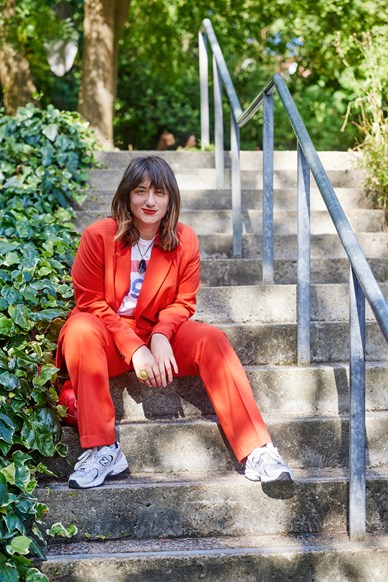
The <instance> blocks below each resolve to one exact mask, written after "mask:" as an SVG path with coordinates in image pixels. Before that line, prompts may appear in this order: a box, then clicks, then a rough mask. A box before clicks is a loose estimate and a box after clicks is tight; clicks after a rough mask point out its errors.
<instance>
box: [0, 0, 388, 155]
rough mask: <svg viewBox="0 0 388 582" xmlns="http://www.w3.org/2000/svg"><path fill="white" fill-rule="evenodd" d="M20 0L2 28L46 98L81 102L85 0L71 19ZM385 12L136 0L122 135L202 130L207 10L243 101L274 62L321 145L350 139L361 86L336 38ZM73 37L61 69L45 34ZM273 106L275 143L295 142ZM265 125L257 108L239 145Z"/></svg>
mask: <svg viewBox="0 0 388 582" xmlns="http://www.w3.org/2000/svg"><path fill="white" fill-rule="evenodd" d="M17 4H18V6H19V10H18V16H17V18H15V19H14V20H15V22H14V23H13V24H12V23H11V24H12V26H11V24H10V23H6V22H4V23H3V24H4V26H3V29H4V31H10V30H11V31H14V32H13V33H12V34H13V36H14V38H15V37H16V38H17V39H18V43H19V45H20V46H23V47H24V49H25V52H26V54H28V58H29V61H30V64H31V69H32V72H33V75H34V81H35V84H36V86H37V87H38V91H39V93H40V101H41V103H42V104H43V105H44V104H47V103H54V104H55V105H56V106H57V107H60V108H63V109H76V107H77V94H78V88H79V79H80V71H81V69H82V49H81V46H82V33H83V30H82V26H83V5H84V2H83V1H82V0H68V1H67V3H66V5H67V6H69V7H70V8H71V11H72V16H71V21H70V20H68V21H66V20H65V21H62V22H59V21H58V20H57V19H56V18H55V17H54V16H53V12H52V7H55V5H56V4H57V2H56V0H48V1H47V2H39V1H38V0H18V3H17ZM387 14H388V13H387V10H386V0H368V2H365V1H363V0H317V1H316V2H306V1H300V0H278V1H277V2H273V1H272V0H262V1H261V2H257V1H256V0H234V1H233V2H230V0H217V1H216V0H197V1H196V2H194V3H193V2H189V1H188V0H158V1H157V2H156V1H155V0H131V2H130V10H129V15H128V21H127V24H126V27H125V31H124V36H123V38H122V40H121V41H120V46H119V49H120V50H119V74H118V99H117V101H116V104H115V119H114V129H115V143H116V145H117V146H119V147H121V148H124V149H126V148H127V146H128V144H131V145H132V146H133V147H134V148H135V149H149V148H154V147H155V146H156V144H157V142H158V137H159V136H160V134H161V133H162V131H163V130H165V129H167V130H169V131H172V132H173V133H174V134H175V137H176V144H177V145H178V144H179V143H180V142H181V140H182V138H183V137H184V136H185V135H187V134H188V133H192V132H193V133H195V134H196V135H197V137H199V131H200V122H199V79H198V36H197V35H198V29H199V27H200V24H201V21H202V20H203V19H204V18H210V19H211V21H212V23H213V26H214V29H215V32H216V35H217V37H218V40H219V42H220V45H221V48H222V50H223V53H224V56H225V60H226V63H227V65H228V68H229V71H230V73H231V77H232V79H233V83H234V85H235V88H236V92H237V95H238V97H239V99H240V102H241V105H242V107H243V108H245V107H246V106H247V105H248V104H249V103H250V102H251V100H252V99H253V98H254V97H255V96H256V95H257V93H258V92H259V90H260V89H261V88H262V87H263V85H264V84H265V83H266V82H267V81H268V79H269V77H270V76H272V74H273V73H274V72H275V71H277V72H281V73H283V74H284V75H285V76H286V79H287V83H288V86H289V89H290V91H291V93H292V95H293V97H294V99H295V101H296V104H297V106H298V108H299V110H300V112H301V115H302V117H303V119H304V121H305V123H306V126H307V128H308V130H309V133H310V135H311V137H312V139H313V141H314V144H315V146H316V147H317V149H344V150H346V149H348V148H349V147H353V146H354V143H355V139H356V137H357V136H358V137H359V136H360V130H359V128H357V126H355V125H351V124H348V125H347V127H346V132H345V133H344V134H342V135H341V138H340V139H339V137H338V136H339V134H340V129H341V125H342V123H343V118H344V116H345V114H346V109H347V105H348V103H349V101H350V100H351V99H352V98H353V97H354V94H353V89H352V88H351V87H349V85H348V83H347V78H346V77H347V76H346V72H344V70H343V69H344V68H343V63H342V61H341V58H340V55H339V54H338V52H337V50H336V42H335V41H336V38H337V34H338V32H341V34H342V36H343V37H344V38H347V37H349V36H350V35H352V34H354V33H357V34H361V33H362V32H364V31H371V30H372V29H373V28H375V27H377V26H379V27H383V26H387V19H388V16H387ZM0 18H1V16H0ZM1 24H2V23H1V22H0V25H1ZM0 29H1V26H0ZM15 31H16V32H15ZM0 36H1V35H0ZM70 37H71V38H73V39H75V40H78V44H79V47H80V50H79V51H78V55H77V57H76V60H75V64H74V66H73V68H72V70H71V71H69V72H68V73H67V74H66V75H65V76H64V77H62V78H58V77H55V75H54V74H53V73H51V72H50V70H49V68H48V64H47V52H48V49H47V46H49V45H48V44H47V41H48V42H50V41H53V40H54V39H55V38H70ZM0 42H1V38H0ZM358 58H359V57H358V54H357V50H356V49H354V50H351V51H350V52H349V53H348V55H347V59H348V61H349V63H350V65H351V66H352V67H353V66H355V65H356V64H357V59H358ZM210 95H211V92H210ZM276 107H277V109H276V132H275V146H276V148H278V149H287V148H290V147H294V145H295V138H294V136H293V131H292V129H291V127H290V125H289V123H288V120H287V119H286V118H285V117H284V116H283V115H282V113H281V109H280V107H279V106H276ZM261 126H262V121H261V117H260V115H258V117H257V122H256V123H255V122H251V123H250V124H248V125H247V126H245V127H244V128H243V129H242V132H241V145H242V148H244V149H255V148H256V147H260V146H261V140H262V137H261V133H262V128H261ZM225 133H226V135H227V136H228V134H229V107H228V106H227V104H226V103H225Z"/></svg>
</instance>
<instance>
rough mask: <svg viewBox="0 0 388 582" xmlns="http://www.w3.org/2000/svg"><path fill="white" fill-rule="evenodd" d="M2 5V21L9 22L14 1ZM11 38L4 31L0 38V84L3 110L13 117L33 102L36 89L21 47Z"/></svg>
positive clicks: (13, 10) (12, 14)
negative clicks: (18, 110)
mask: <svg viewBox="0 0 388 582" xmlns="http://www.w3.org/2000/svg"><path fill="white" fill-rule="evenodd" d="M2 4H3V17H4V20H5V21H9V19H11V18H13V17H14V16H15V13H16V0H5V1H4V2H3V3H2ZM11 36H12V35H11V33H10V31H9V30H7V29H4V30H3V32H2V35H1V38H0V83H1V87H2V91H3V101H4V105H5V110H6V112H7V113H8V114H9V115H15V113H16V110H17V108H18V107H21V106H23V105H26V104H27V103H29V102H30V101H33V100H34V93H36V87H35V85H34V82H33V80H32V74H31V69H30V64H29V62H28V59H27V57H26V55H25V53H24V50H23V47H22V46H16V45H15V44H14V43H12V42H11V39H10V37H11Z"/></svg>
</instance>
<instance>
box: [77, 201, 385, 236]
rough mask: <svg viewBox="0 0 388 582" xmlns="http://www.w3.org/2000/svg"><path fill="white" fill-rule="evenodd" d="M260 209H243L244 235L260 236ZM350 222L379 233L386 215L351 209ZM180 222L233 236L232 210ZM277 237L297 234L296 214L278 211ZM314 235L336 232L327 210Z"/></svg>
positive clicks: (97, 214) (80, 219)
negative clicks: (257, 234)
mask: <svg viewBox="0 0 388 582" xmlns="http://www.w3.org/2000/svg"><path fill="white" fill-rule="evenodd" d="M109 214H110V205H107V207H106V208H104V209H102V208H101V210H88V211H81V212H78V213H77V221H76V224H77V228H78V229H81V230H83V229H84V228H85V227H86V226H88V225H89V224H91V223H92V222H94V221H95V220H99V219H101V218H104V217H105V216H109ZM262 214H263V213H262V211H261V210H243V212H242V221H243V232H244V233H261V232H262V229H263V218H262ZM347 217H348V220H349V222H350V225H351V227H352V229H353V231H354V232H379V231H383V230H384V226H385V221H384V212H383V211H382V210H365V209H362V210H361V209H357V210H350V211H348V213H347ZM180 221H181V222H183V223H184V224H187V225H188V226H191V228H193V229H194V230H195V232H196V233H197V234H198V235H201V234H212V233H227V234H231V233H232V211H231V210H183V211H182V212H181V213H180ZM274 227H275V230H274V232H275V235H287V234H296V232H297V213H296V212H294V211H291V210H286V211H276V212H275V213H274ZM310 232H311V233H312V234H325V233H331V234H333V233H336V232H337V231H336V229H335V226H334V223H333V221H332V220H331V218H330V215H329V213H328V212H327V211H324V210H322V211H319V210H317V211H313V212H312V213H311V228H310Z"/></svg>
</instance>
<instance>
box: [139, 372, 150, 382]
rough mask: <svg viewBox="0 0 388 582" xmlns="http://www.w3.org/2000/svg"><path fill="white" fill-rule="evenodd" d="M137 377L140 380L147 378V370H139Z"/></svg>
mask: <svg viewBox="0 0 388 582" xmlns="http://www.w3.org/2000/svg"><path fill="white" fill-rule="evenodd" d="M139 378H140V380H147V379H148V372H147V370H139Z"/></svg>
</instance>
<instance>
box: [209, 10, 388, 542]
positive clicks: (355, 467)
mask: <svg viewBox="0 0 388 582" xmlns="http://www.w3.org/2000/svg"><path fill="white" fill-rule="evenodd" d="M206 38H208V40H209V43H210V46H211V49H212V51H213V75H214V80H215V82H214V103H215V143H216V171H217V187H219V188H220V187H223V174H224V166H223V157H224V144H223V129H222V127H221V126H222V124H223V117H222V92H221V90H222V83H224V86H225V88H226V93H227V95H228V98H229V103H230V107H231V161H232V209H233V255H234V256H242V218H241V178H240V152H239V129H240V127H243V126H244V125H246V123H248V121H249V120H250V119H252V117H253V116H254V115H255V113H256V112H257V111H258V110H259V108H260V107H261V106H262V105H263V110H264V123H263V237H262V238H263V242H262V244H263V251H262V260H263V282H264V283H273V279H274V277H273V263H274V257H273V246H274V232H273V231H274V229H273V151H274V138H273V136H274V106H273V93H274V91H275V89H276V90H277V93H278V95H279V97H280V100H281V102H282V104H283V106H284V109H285V110H286V112H287V115H288V118H289V120H290V122H291V125H292V127H293V129H294V132H295V135H296V137H297V140H298V158H297V164H298V180H297V193H298V213H297V214H298V235H297V239H298V241H297V246H298V261H297V262H298V267H297V336H298V337H297V352H298V355H297V360H298V364H309V363H310V361H311V354H310V323H311V314H310V287H311V281H310V277H311V273H310V171H311V173H312V174H313V176H314V178H315V181H316V184H317V186H318V189H319V191H320V193H321V195H322V197H323V200H324V202H325V204H326V206H327V209H328V211H329V214H330V216H331V218H332V220H333V223H334V225H335V228H336V230H337V233H338V236H339V238H340V240H341V243H342V246H343V248H344V249H345V252H346V253H347V255H348V257H349V262H350V276H349V305H350V311H349V320H350V356H349V369H350V422H349V425H350V428H349V535H350V538H351V539H352V540H360V539H363V538H364V537H365V532H366V471H365V360H366V353H365V335H366V334H365V298H367V299H368V302H369V304H370V306H371V308H372V311H373V314H374V316H375V318H376V320H377V322H378V324H379V326H380V329H381V331H382V333H383V335H384V337H385V339H386V341H387V342H388V304H387V302H386V300H385V298H384V295H383V293H382V291H381V289H380V287H379V286H378V284H377V282H376V279H375V277H374V276H373V273H372V271H371V269H370V266H369V263H368V261H367V260H366V258H365V255H364V253H363V252H362V250H361V247H360V245H359V243H358V241H357V238H356V236H355V235H354V232H353V230H352V228H351V226H350V224H349V221H348V219H347V217H346V215H345V213H344V211H343V209H342V207H341V205H340V203H339V200H338V198H337V196H336V194H335V192H334V189H333V187H332V185H331V183H330V181H329V178H328V176H327V174H326V172H325V170H324V168H323V165H322V163H321V161H320V159H319V156H318V154H317V152H316V149H315V147H314V145H313V142H312V140H311V138H310V136H309V134H308V131H307V129H306V127H305V125H304V123H303V120H302V118H301V116H300V114H299V111H298V109H297V107H296V105H295V102H294V100H293V98H292V96H291V94H290V92H289V90H288V87H287V85H286V83H285V81H284V79H283V77H282V76H281V75H279V74H275V75H274V76H273V77H272V78H271V79H270V81H269V82H268V83H267V85H266V86H265V87H264V88H263V89H262V90H261V91H260V93H259V94H258V95H257V96H256V97H255V99H254V100H253V101H252V103H251V104H250V105H249V106H248V107H247V109H246V110H245V111H244V112H242V111H241V108H240V113H238V110H239V105H238V106H237V105H236V104H238V99H237V95H236V92H235V90H234V87H233V83H232V81H231V78H230V75H229V72H228V70H227V67H226V63H225V60H224V57H223V55H222V51H221V48H220V46H219V44H218V41H217V38H216V36H215V33H214V30H213V27H212V25H211V22H210V20H209V19H206V20H204V21H203V23H202V26H201V29H200V63H201V64H200V68H201V131H202V129H203V128H205V130H206V126H207V134H201V137H202V138H203V136H205V141H204V142H203V143H202V147H205V146H206V145H207V144H208V143H209V108H208V103H207V104H206V107H205V104H204V102H205V100H207V99H208V94H207V87H206V89H205V87H204V79H205V77H206V83H207V68H208V63H207V53H206ZM204 51H205V52H204ZM205 53H206V54H205ZM205 57H206V67H205ZM205 68H206V75H205V74H204V71H205ZM206 140H207V141H206ZM221 158H222V162H221ZM221 173H222V176H221Z"/></svg>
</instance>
